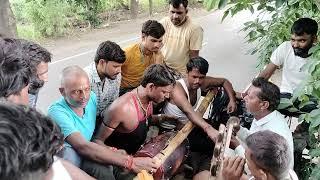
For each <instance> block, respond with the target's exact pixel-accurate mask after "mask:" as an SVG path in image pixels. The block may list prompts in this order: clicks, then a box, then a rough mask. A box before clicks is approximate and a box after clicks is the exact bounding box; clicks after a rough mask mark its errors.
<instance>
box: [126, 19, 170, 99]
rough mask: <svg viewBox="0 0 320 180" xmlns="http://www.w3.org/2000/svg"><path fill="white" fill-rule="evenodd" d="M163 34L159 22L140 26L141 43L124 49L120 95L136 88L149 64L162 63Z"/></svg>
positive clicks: (151, 21)
mask: <svg viewBox="0 0 320 180" xmlns="http://www.w3.org/2000/svg"><path fill="white" fill-rule="evenodd" d="M164 33H165V30H164V28H163V26H162V25H161V24H160V23H159V22H157V21H155V20H148V21H146V22H145V23H143V25H142V31H141V42H139V43H136V44H133V45H131V46H129V47H126V48H125V50H124V51H125V53H126V61H125V62H124V64H123V65H122V67H121V76H122V77H121V87H120V95H122V94H125V93H126V92H129V91H131V90H132V89H135V88H136V87H138V86H139V85H140V82H141V79H142V76H143V73H144V71H145V70H146V68H147V67H149V66H150V65H151V64H162V63H163V61H164V57H163V55H162V53H161V51H160V48H161V47H162V36H163V35H164Z"/></svg>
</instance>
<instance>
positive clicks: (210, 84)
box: [162, 57, 236, 169]
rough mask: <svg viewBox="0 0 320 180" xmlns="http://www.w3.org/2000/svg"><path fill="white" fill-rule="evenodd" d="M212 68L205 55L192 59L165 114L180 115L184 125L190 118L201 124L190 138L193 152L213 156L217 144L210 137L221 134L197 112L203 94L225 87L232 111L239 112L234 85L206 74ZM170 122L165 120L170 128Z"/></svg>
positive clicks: (198, 124) (172, 95) (213, 137)
mask: <svg viewBox="0 0 320 180" xmlns="http://www.w3.org/2000/svg"><path fill="white" fill-rule="evenodd" d="M208 68H209V63H208V62H207V61H206V60H205V59H204V58H202V57H194V58H191V59H190V60H189V61H188V63H187V65H186V69H187V74H186V77H185V78H182V79H179V80H177V84H176V86H175V87H174V89H173V91H172V92H171V94H170V99H169V100H168V102H167V103H166V104H165V105H164V107H163V113H164V114H168V115H174V116H177V117H178V118H179V122H180V123H181V124H186V123H187V120H188V119H189V120H190V121H192V122H193V123H194V124H195V125H196V126H198V127H197V128H195V129H193V131H192V132H191V133H190V135H189V137H188V139H189V142H190V148H191V151H195V152H208V153H209V155H208V158H209V159H210V158H211V157H210V156H211V152H212V147H213V146H214V145H213V142H212V141H211V140H210V139H209V138H211V139H212V140H214V139H215V138H216V136H217V130H215V129H214V128H213V127H212V124H210V123H208V122H206V121H205V120H203V118H202V117H201V116H200V115H199V114H197V113H196V112H195V108H196V107H197V104H198V101H199V99H200V97H201V94H205V93H206V91H208V90H209V89H213V88H216V87H223V88H224V89H225V91H226V92H227V94H228V96H229V97H230V98H229V99H230V101H229V103H228V107H227V109H228V112H233V111H235V108H236V103H235V93H234V90H233V88H232V84H231V83H230V82H229V81H228V80H227V79H224V78H215V77H210V76H206V74H207V72H208ZM168 124H170V122H163V124H162V126H167V127H168ZM178 129H179V128H178ZM208 137H209V138H208ZM207 164H209V163H207ZM208 168H209V166H206V169H208Z"/></svg>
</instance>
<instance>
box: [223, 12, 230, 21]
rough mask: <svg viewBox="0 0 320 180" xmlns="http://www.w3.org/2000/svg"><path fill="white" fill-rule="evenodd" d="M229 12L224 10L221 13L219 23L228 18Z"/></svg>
mask: <svg viewBox="0 0 320 180" xmlns="http://www.w3.org/2000/svg"><path fill="white" fill-rule="evenodd" d="M229 12H230V11H229V10H226V11H225V12H224V13H223V16H222V19H221V22H223V21H224V19H225V18H226V17H227V16H228V14H229Z"/></svg>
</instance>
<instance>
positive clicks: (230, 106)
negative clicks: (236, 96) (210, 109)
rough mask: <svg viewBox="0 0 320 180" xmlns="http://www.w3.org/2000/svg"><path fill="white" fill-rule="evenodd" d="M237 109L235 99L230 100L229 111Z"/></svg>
mask: <svg viewBox="0 0 320 180" xmlns="http://www.w3.org/2000/svg"><path fill="white" fill-rule="evenodd" d="M236 110H237V103H236V101H234V100H230V101H229V103H228V106H227V113H228V114H230V113H233V112H235V111H236Z"/></svg>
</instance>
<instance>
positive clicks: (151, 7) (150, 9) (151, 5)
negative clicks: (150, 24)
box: [149, 0, 153, 16]
mask: <svg viewBox="0 0 320 180" xmlns="http://www.w3.org/2000/svg"><path fill="white" fill-rule="evenodd" d="M152 9H153V2H152V0H149V15H150V16H152Z"/></svg>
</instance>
